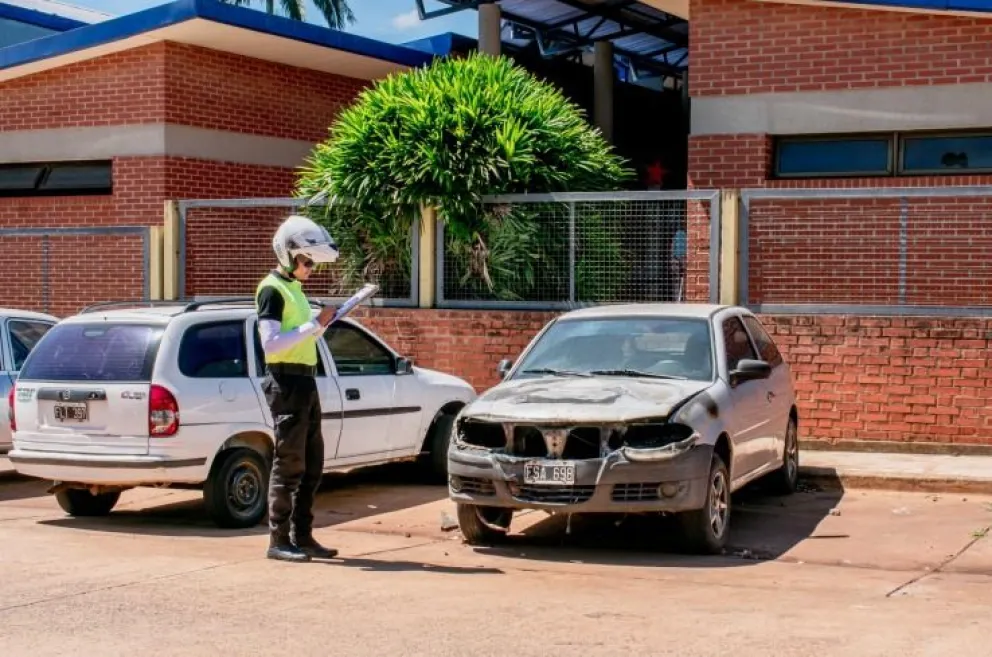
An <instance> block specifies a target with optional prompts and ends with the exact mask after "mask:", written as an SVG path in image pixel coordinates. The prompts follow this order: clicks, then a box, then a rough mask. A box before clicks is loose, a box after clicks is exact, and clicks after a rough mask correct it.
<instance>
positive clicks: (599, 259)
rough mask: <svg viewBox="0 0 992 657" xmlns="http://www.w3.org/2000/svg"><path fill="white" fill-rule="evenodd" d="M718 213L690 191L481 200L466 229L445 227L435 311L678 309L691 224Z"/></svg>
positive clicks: (710, 199)
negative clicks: (670, 305) (601, 306)
mask: <svg viewBox="0 0 992 657" xmlns="http://www.w3.org/2000/svg"><path fill="white" fill-rule="evenodd" d="M718 203H719V201H718V197H717V195H716V193H711V192H692V191H687V192H618V193H606V194H588V193H575V194H531V195H510V196H499V197H492V198H489V199H486V200H485V202H484V203H483V204H482V206H481V207H480V210H479V215H478V216H477V217H475V218H473V221H472V222H471V225H469V226H466V225H461V224H459V225H453V224H452V223H451V222H447V223H446V225H445V226H444V227H443V230H441V231H439V235H438V253H439V258H438V260H439V268H438V294H437V296H438V301H439V304H440V305H442V306H447V307H459V306H461V307H469V306H479V305H493V306H504V307H541V308H555V307H570V306H577V305H583V304H595V303H619V302H664V301H681V300H684V299H685V298H686V283H687V279H688V277H687V272H688V270H689V268H690V264H691V263H690V261H689V259H690V258H691V257H692V254H691V253H689V251H688V249H687V243H688V240H687V233H688V218H689V216H690V215H692V214H693V213H699V214H701V215H702V216H703V217H704V218H707V217H708V218H710V219H713V220H715V219H716V218H717V217H718V214H719V207H718ZM707 205H708V206H709V207H707ZM715 225H718V224H715ZM714 289H715V288H714Z"/></svg>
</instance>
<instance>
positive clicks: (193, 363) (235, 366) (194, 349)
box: [179, 322, 248, 379]
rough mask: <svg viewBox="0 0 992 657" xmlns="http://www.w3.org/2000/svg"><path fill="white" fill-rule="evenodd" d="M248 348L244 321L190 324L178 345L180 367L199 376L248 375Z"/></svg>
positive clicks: (182, 370) (207, 377) (195, 376)
mask: <svg viewBox="0 0 992 657" xmlns="http://www.w3.org/2000/svg"><path fill="white" fill-rule="evenodd" d="M247 352H248V349H247V347H246V345H245V330H244V323H243V322H223V323H218V324H201V325H200V326H191V327H190V328H188V329H186V333H185V334H184V335H183V341H182V343H181V344H180V345H179V371H180V372H182V373H183V374H184V375H186V376H189V377H192V378H196V379H214V378H231V377H244V376H248V353H247Z"/></svg>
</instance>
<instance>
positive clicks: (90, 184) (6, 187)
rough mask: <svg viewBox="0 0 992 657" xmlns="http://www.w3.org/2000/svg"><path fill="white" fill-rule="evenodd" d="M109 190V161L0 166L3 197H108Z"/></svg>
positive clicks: (111, 188)
mask: <svg viewBox="0 0 992 657" xmlns="http://www.w3.org/2000/svg"><path fill="white" fill-rule="evenodd" d="M112 190H113V165H112V164H111V163H110V162H65V163H53V164H38V163H34V164H15V165H0V194H3V195H5V196H35V195H38V196H54V195H72V194H109V193H111V191H112Z"/></svg>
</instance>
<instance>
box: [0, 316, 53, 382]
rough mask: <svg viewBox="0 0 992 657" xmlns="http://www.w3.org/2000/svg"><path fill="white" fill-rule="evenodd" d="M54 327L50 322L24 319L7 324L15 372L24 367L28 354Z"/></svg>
mask: <svg viewBox="0 0 992 657" xmlns="http://www.w3.org/2000/svg"><path fill="white" fill-rule="evenodd" d="M50 328H52V325H51V324H49V323H48V322H34V321H29V320H23V319H13V320H11V321H9V322H7V329H8V333H9V334H10V348H11V350H12V351H13V352H14V353H13V355H14V367H13V371H14V372H17V371H19V370H20V369H21V367H22V366H23V365H24V361H25V360H27V357H28V354H30V353H31V350H32V349H34V346H35V345H36V344H38V341H39V340H41V338H42V336H44V335H45V334H46V333H48V330H49V329H50Z"/></svg>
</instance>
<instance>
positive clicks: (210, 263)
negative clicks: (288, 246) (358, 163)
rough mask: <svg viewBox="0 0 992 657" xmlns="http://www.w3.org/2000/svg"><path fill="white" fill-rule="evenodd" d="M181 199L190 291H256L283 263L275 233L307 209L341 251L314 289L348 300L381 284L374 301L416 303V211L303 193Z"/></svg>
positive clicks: (183, 289) (185, 285) (203, 294)
mask: <svg viewBox="0 0 992 657" xmlns="http://www.w3.org/2000/svg"><path fill="white" fill-rule="evenodd" d="M178 206H179V221H180V243H181V244H182V247H181V249H180V265H179V272H180V274H179V276H180V281H179V290H180V293H181V295H182V296H183V298H216V297H240V296H248V297H250V296H253V295H254V293H255V289H256V286H257V285H258V282H259V281H260V280H261V279H262V277H264V276H265V274H266V273H267V272H269V271H271V270H272V269H273V268H274V267H275V266H276V260H275V254H274V253H273V251H272V236H273V234H274V233H275V231H276V229H277V228H278V227H279V224H280V223H281V222H282V221H283V220H284V219H285V218H286V217H287V216H288V215H289V214H291V213H299V214H305V215H307V216H309V217H310V218H311V219H314V220H315V221H317V222H318V223H320V224H322V225H324V226H325V227H327V228H328V230H329V232H330V233H331V235H332V236H333V237H334V238H335V240H336V241H337V242H338V246H339V248H340V251H341V256H340V257H339V259H338V261H337V262H336V263H334V264H333V265H325V266H323V267H320V268H319V269H318V270H316V271H315V272H314V274H313V275H312V276H311V277H310V279H309V280H307V282H306V283H305V284H304V289H305V290H306V292H307V294H308V295H310V296H312V297H315V298H323V299H328V300H343V299H346V298H347V297H349V296H351V294H353V293H354V292H355V290H357V289H358V288H359V287H361V286H362V285H363V284H365V283H377V284H378V285H379V286H380V291H379V294H378V295H376V297H374V298H373V301H372V303H375V304H382V305H393V306H409V305H414V304H415V303H416V300H417V290H416V285H417V280H418V279H417V270H418V254H417V250H418V245H419V240H418V239H417V230H418V226H419V223H418V220H417V219H416V218H415V217H412V216H409V215H400V214H399V213H397V214H396V215H395V216H386V217H375V216H368V215H367V214H365V213H362V212H359V211H358V210H357V209H356V208H355V207H354V206H352V205H351V204H349V203H347V202H336V203H332V204H326V203H310V204H308V203H307V202H306V201H305V200H302V199H275V198H268V199H222V200H187V201H180V202H179V203H178ZM376 226H378V229H376Z"/></svg>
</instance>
